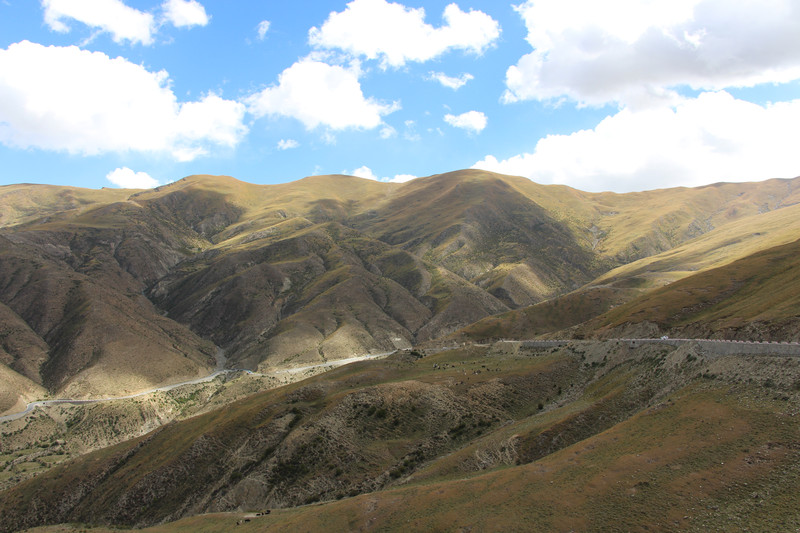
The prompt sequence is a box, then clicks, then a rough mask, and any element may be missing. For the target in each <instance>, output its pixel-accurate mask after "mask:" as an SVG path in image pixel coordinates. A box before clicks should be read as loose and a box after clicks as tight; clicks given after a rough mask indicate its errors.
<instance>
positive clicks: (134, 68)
mask: <svg viewBox="0 0 800 533" xmlns="http://www.w3.org/2000/svg"><path fill="white" fill-rule="evenodd" d="M244 113H245V106H244V105H243V104H241V103H239V102H234V101H231V100H225V99H223V98H221V97H220V96H218V95H215V94H209V95H206V96H204V97H203V98H202V99H200V100H198V101H195V102H184V103H180V102H178V101H177V98H176V96H175V94H174V93H173V92H172V90H171V89H170V87H169V75H168V73H167V72H166V71H163V70H162V71H159V72H150V71H148V70H147V69H145V68H144V67H143V66H141V65H137V64H134V63H131V62H129V61H127V60H125V59H124V58H121V57H117V58H115V59H112V58H110V57H109V56H107V55H105V54H103V53H101V52H90V51H87V50H81V49H79V48H78V47H75V46H69V47H58V46H42V45H40V44H36V43H31V42H28V41H22V42H20V43H15V44H12V45H10V46H9V47H8V49H5V50H3V49H0V143H2V144H5V145H7V146H11V147H18V148H40V149H44V150H58V151H66V152H69V153H74V154H83V155H95V154H100V153H107V152H127V151H137V152H167V153H171V154H172V155H173V157H175V158H177V159H178V160H183V161H186V160H191V159H193V158H195V157H197V156H198V155H201V154H204V153H206V152H207V151H208V150H209V149H210V148H211V147H212V146H222V147H233V146H235V145H236V144H237V143H238V142H239V141H240V140H241V138H242V137H243V136H244V135H245V134H246V133H247V127H246V126H245V125H244V124H243V119H244Z"/></svg>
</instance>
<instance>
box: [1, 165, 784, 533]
mask: <svg viewBox="0 0 800 533" xmlns="http://www.w3.org/2000/svg"><path fill="white" fill-rule="evenodd" d="M799 180H800V178H796V179H794V180H769V181H765V182H759V183H720V184H715V185H709V186H704V187H698V188H694V189H689V188H677V189H664V190H659V191H645V192H639V193H628V194H613V193H587V192H583V191H578V190H576V189H572V188H569V187H566V186H556V185H551V186H542V185H538V184H536V183H534V182H532V181H530V180H527V179H524V178H518V177H513V176H504V175H500V174H493V173H489V172H485V171H478V170H462V171H456V172H450V173H446V174H440V175H435V176H430V177H427V178H419V179H416V180H413V181H410V182H407V183H404V184H397V183H383V182H377V181H371V180H364V179H360V178H355V177H351V176H339V175H334V176H312V177H308V178H304V179H302V180H299V181H295V182H290V183H285V184H281V185H253V184H248V183H245V182H241V181H238V180H236V179H234V178H230V177H225V176H189V177H186V178H184V179H181V180H179V181H176V182H174V183H171V184H169V185H164V186H160V187H157V188H155V189H151V190H127V191H126V190H118V189H103V190H99V191H98V190H88V189H78V188H69V187H51V186H35V185H13V186H5V187H0V280H2V283H0V328H2V329H0V516H2V517H3V520H2V521H0V522H1V525H0V531H16V530H23V529H25V528H39V527H43V528H44V529H36V530H37V531H49V530H51V529H48V526H53V527H56V528H65V530H70V528H72V527H73V526H69V525H57V524H68V523H75V524H92V525H93V526H102V527H106V528H108V530H109V531H110V530H114V528H131V527H134V528H148V530H151V531H183V530H192V531H203V530H205V531H227V530H229V529H230V528H233V527H235V528H236V530H237V531H238V530H241V531H249V530H251V529H252V530H259V531H261V530H271V529H276V530H277V529H281V530H284V529H286V528H294V529H300V530H317V529H319V528H321V527H323V524H324V525H325V527H326V528H330V527H335V528H338V529H342V530H354V529H363V530H372V529H379V530H397V529H402V528H401V527H400V524H413V529H417V530H419V529H448V528H451V527H453V524H456V523H458V524H459V526H458V527H462V528H464V529H465V530H468V529H470V528H473V529H475V528H477V529H478V530H498V529H504V530H508V529H511V530H513V529H515V527H516V528H519V529H526V530H527V529H530V527H532V524H538V525H540V526H541V528H542V529H544V530H570V529H572V530H580V531H593V530H597V531H603V530H609V529H608V528H610V527H616V528H617V529H620V530H642V531H643V530H645V529H649V530H672V529H686V530H701V529H707V528H723V529H727V526H730V525H731V524H737V527H739V528H740V529H741V530H745V529H749V530H765V529H772V530H777V529H785V530H787V529H788V530H791V528H798V527H800V523H798V518H797V516H796V515H795V514H793V513H791V512H789V511H788V509H793V508H796V504H797V503H798V502H797V497H796V495H795V494H796V491H793V490H792V487H793V486H795V485H796V484H797V482H798V481H800V479H798V478H799V477H800V472H799V471H798V470H797V468H796V465H797V464H800V462H798V461H797V459H798V453H800V444H799V443H800V422H798V420H799V419H798V418H797V416H800V345H798V342H800V264H798V261H799V260H798V259H797V258H798V257H800V255H798V253H797V252H798V246H800V241H798V239H797V236H798V235H800V233H798V231H799V230H800V211H798V209H799V208H800V207H798V206H800V181H799ZM690 443H691V444H690ZM753 494H757V496H753ZM526 502H528V503H526ZM530 502H535V503H533V504H532V503H530ZM619 509H623V510H624V512H623V513H622V515H621V516H624V521H622V522H620V521H619V516H620V514H619V513H618V512H617V511H616V510H619ZM266 510H270V514H268V515H266V514H264V511H266ZM587 516H592V517H594V518H593V520H592V521H587V520H586V517H587ZM615 517H616V518H615ZM615 520H617V521H615ZM461 522H463V524H462V523H461ZM537 527H538V526H537ZM74 528H75V529H79V526H75V527H74ZM52 530H53V531H55V530H59V529H52Z"/></svg>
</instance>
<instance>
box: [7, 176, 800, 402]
mask: <svg viewBox="0 0 800 533" xmlns="http://www.w3.org/2000/svg"><path fill="white" fill-rule="evenodd" d="M799 188H800V180H798V179H795V180H771V181H767V182H760V183H741V184H715V185H710V186H705V187H700V188H695V189H688V188H678V189H668V190H659V191H648V192H641V193H629V194H614V193H586V192H582V191H578V190H575V189H572V188H569V187H566V186H558V185H550V186H542V185H538V184H536V183H534V182H531V181H530V180H527V179H524V178H516V177H511V176H502V175H497V174H492V173H488V172H483V171H477V170H464V171H457V172H451V173H447V174H441V175H436V176H430V177H428V178H421V179H417V180H413V181H411V182H408V183H405V184H394V183H380V182H376V181H371V180H365V179H360V178H354V177H349V176H313V177H308V178H305V179H302V180H299V181H296V182H292V183H287V184H281V185H253V184H248V183H244V182H241V181H238V180H235V179H234V178H230V177H224V176H190V177H187V178H184V179H181V180H179V181H177V182H174V183H171V184H169V185H165V186H162V187H158V188H156V189H153V190H143V191H131V190H120V189H102V190H87V189H78V188H71V187H55V186H41V185H11V186H5V187H2V188H0V279H3V284H2V286H1V287H0V316H2V318H3V320H2V324H3V330H4V331H3V332H2V334H1V335H0V338H2V343H0V379H2V380H3V391H4V394H3V398H0V400H1V401H2V403H1V404H0V408H1V409H3V410H11V409H13V408H17V407H19V405H20V404H21V403H22V402H24V401H26V400H27V399H29V398H32V397H33V396H37V395H41V394H42V393H43V392H44V391H47V392H50V393H52V394H59V395H62V396H63V395H66V396H70V397H88V396H93V395H94V396H96V395H103V394H110V393H120V392H126V393H129V392H135V391H137V390H143V389H147V388H150V387H154V386H158V385H162V384H165V383H168V382H172V381H177V380H178V378H191V377H197V376H200V375H204V374H207V373H208V372H209V371H210V370H211V369H212V368H213V367H214V364H215V363H214V354H215V345H216V346H218V347H220V348H222V349H224V350H225V352H226V355H227V359H228V362H229V366H232V367H243V368H250V369H254V370H255V369H262V370H265V369H275V368H282V367H287V366H297V365H303V364H312V363H316V362H324V361H330V360H335V359H340V358H346V357H351V356H352V355H353V354H366V353H370V352H383V351H389V350H393V349H396V348H407V347H411V346H415V345H419V344H422V343H425V342H431V341H436V340H439V339H443V338H446V337H448V336H453V337H457V338H464V337H468V338H487V337H494V338H500V337H511V338H528V337H531V336H534V335H541V334H548V333H550V334H553V333H556V332H557V333H558V334H567V335H570V336H571V335H574V334H578V335H584V336H585V335H587V334H588V335H593V334H594V332H596V331H607V330H609V328H611V329H614V330H615V331H616V330H618V329H619V328H622V327H624V326H630V325H632V324H646V325H647V327H649V328H650V329H651V330H653V332H661V331H662V330H663V331H667V330H674V329H675V328H676V327H678V326H680V328H682V329H683V330H687V328H689V324H690V322H687V320H689V318H688V317H684V316H683V315H682V314H681V313H683V314H687V313H688V312H689V311H688V308H690V307H691V308H692V309H694V307H697V306H698V305H700V306H701V307H702V306H707V305H710V304H709V303H708V302H704V303H703V304H702V305H701V304H698V303H693V304H692V305H693V306H694V307H692V306H688V305H684V306H682V307H681V308H680V309H677V308H676V309H670V310H669V311H666V310H664V311H663V312H661V314H660V315H659V314H658V313H653V312H652V310H653V309H662V308H663V307H664V306H663V305H662V304H661V303H659V304H654V303H653V302H652V299H655V298H660V299H661V300H664V299H670V298H673V299H674V297H673V296H671V295H673V294H674V292H675V291H682V292H681V294H684V293H685V292H686V291H689V292H691V293H692V294H694V295H695V296H696V295H697V294H698V289H696V288H695V290H694V292H692V290H693V289H692V288H691V286H692V284H697V283H701V284H702V283H706V282H705V281H704V280H714V282H715V283H719V284H725V283H727V284H728V285H727V287H719V290H716V289H715V291H714V294H715V296H714V299H715V302H714V305H716V306H720V305H722V304H723V302H717V301H716V299H719V298H720V297H721V294H719V293H720V291H722V292H723V293H724V294H734V293H731V291H732V290H733V289H732V288H733V287H734V286H737V287H738V286H740V285H741V284H742V283H743V280H742V279H739V278H741V277H742V276H744V275H745V274H744V271H745V270H747V269H748V268H749V269H750V270H753V272H752V273H751V275H758V273H759V272H761V273H762V274H764V271H763V269H759V268H758V267H757V266H754V265H757V264H759V261H760V262H762V263H763V262H764V261H765V259H763V255H762V256H759V255H758V254H764V253H771V254H773V255H774V254H778V255H781V254H782V256H785V257H787V258H788V259H787V261H789V262H791V257H792V255H793V254H792V246H793V245H792V244H791V243H793V242H794V241H795V240H796V238H797V236H798V235H800V231H798V230H800V212H799V211H798V209H800V205H798V203H800V191H799V190H798V189H799ZM781 246H784V248H780V247H781ZM773 248H774V250H773V251H772V252H767V250H770V249H773ZM759 257H761V259H759ZM736 261H740V263H736V264H737V265H739V266H738V267H736V266H733V263H735V262H736ZM769 262H771V260H770V261H769ZM748 265H750V266H748ZM788 267H789V265H787V268H788ZM719 268H722V269H723V270H721V271H717V270H714V269H719ZM712 270H714V272H715V273H713V274H706V277H705V278H704V277H702V276H699V274H701V273H703V272H710V271H712ZM719 272H722V273H723V274H722V276H721V277H720V274H719ZM737 275H738V276H739V277H737ZM698 276H699V277H698ZM731 276H732V277H731ZM686 278H689V279H686ZM770 279H773V280H776V278H775V277H774V276H771V275H770ZM677 280H682V284H679V285H672V283H673V282H675V281H677ZM726 280H727V281H726ZM774 283H777V284H779V285H781V286H786V287H793V285H792V284H791V283H788V284H787V283H784V282H783V281H777V280H776V281H774ZM790 292H791V291H790ZM736 294H738V293H736ZM795 297H796V296H795V295H794V293H792V294H789V293H787V292H785V291H778V292H777V293H776V292H774V291H773V292H772V296H770V297H767V296H763V297H762V305H761V308H760V309H755V308H751V307H747V308H746V309H738V310H737V311H736V312H737V313H738V314H737V315H736V319H735V320H733V319H730V320H728V321H726V320H724V319H723V318H724V317H722V316H720V317H717V319H715V321H714V322H713V324H706V323H705V322H704V326H703V327H699V328H694V330H696V331H697V333H698V334H700V333H702V334H703V335H706V336H713V335H714V334H715V333H716V332H717V331H720V332H722V331H724V332H725V334H726V335H731V334H735V331H736V328H741V327H742V325H743V324H744V323H745V322H747V321H750V320H751V319H759V320H760V319H761V318H763V319H764V320H765V321H767V322H769V325H765V326H764V330H763V331H755V330H753V328H751V330H752V331H751V330H748V331H747V335H748V336H749V337H753V336H754V335H755V337H754V338H755V339H756V340H758V339H761V338H765V339H773V340H788V339H789V338H796V335H795V334H794V330H793V328H786V327H782V326H781V324H784V322H786V324H788V323H789V322H792V320H793V318H794V315H795V314H796V313H794V309H795V308H794V307H793V306H792V304H793V303H794V301H795V300H793V298H795ZM775 299H777V300H781V301H782V300H786V301H785V305H776V302H775V301H773V300H775ZM734 300H736V298H735V294H734ZM623 303H627V305H626V306H623V307H617V306H620V305H621V304H623ZM731 305H734V304H733V303H732V302H729V305H728V307H730V306H731ZM612 308H613V311H612ZM704 308H705V307H704ZM642 309H649V310H650V311H649V313H648V312H645V311H642ZM698 309H699V308H698ZM767 311H768V313H767V315H764V316H762V315H763V314H764V313H765V312H767ZM731 312H732V311H731ZM679 315H680V316H679ZM590 319H592V320H594V321H593V322H591V325H590V326H589V327H588V328H584V329H585V330H586V331H578V332H576V331H572V330H570V329H569V328H573V327H577V326H578V325H579V324H582V323H584V322H586V321H588V320H590ZM792 323H793V322H792ZM784 325H785V324H784ZM629 329H630V328H629ZM689 329H691V328H689ZM756 329H758V328H756ZM694 330H693V331H694ZM720 334H721V333H720Z"/></svg>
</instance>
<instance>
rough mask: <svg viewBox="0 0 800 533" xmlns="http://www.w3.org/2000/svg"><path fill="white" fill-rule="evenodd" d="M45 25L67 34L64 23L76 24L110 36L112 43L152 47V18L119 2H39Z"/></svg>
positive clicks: (96, 0) (153, 29) (97, 0)
mask: <svg viewBox="0 0 800 533" xmlns="http://www.w3.org/2000/svg"><path fill="white" fill-rule="evenodd" d="M42 7H43V8H44V21H45V23H46V24H47V25H48V26H49V27H50V29H52V30H54V31H57V32H61V33H66V32H68V31H69V29H70V28H69V26H68V24H67V21H69V20H76V21H78V22H81V23H83V24H86V25H87V26H90V27H92V28H97V29H98V30H100V31H104V32H108V33H110V34H111V37H112V39H114V41H115V42H117V43H121V42H123V41H130V42H131V43H141V44H145V45H148V44H152V42H153V33H154V32H155V22H154V19H153V15H151V14H150V13H145V12H142V11H139V10H137V9H134V8H132V7H129V6H127V5H125V4H124V3H123V2H122V1H120V0H42Z"/></svg>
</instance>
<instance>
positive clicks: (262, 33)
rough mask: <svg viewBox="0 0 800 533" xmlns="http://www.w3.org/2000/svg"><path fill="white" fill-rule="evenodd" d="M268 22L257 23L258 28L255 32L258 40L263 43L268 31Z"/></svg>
mask: <svg viewBox="0 0 800 533" xmlns="http://www.w3.org/2000/svg"><path fill="white" fill-rule="evenodd" d="M269 26H270V22H269V21H268V20H262V21H261V22H259V23H258V27H257V28H256V32H257V33H258V39H259V40H260V41H263V40H264V38H265V37H266V36H267V32H268V31H269Z"/></svg>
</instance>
